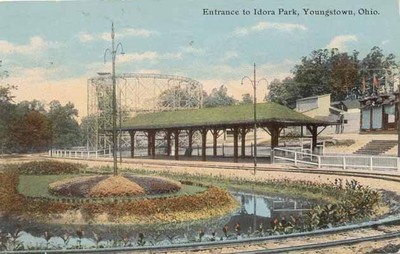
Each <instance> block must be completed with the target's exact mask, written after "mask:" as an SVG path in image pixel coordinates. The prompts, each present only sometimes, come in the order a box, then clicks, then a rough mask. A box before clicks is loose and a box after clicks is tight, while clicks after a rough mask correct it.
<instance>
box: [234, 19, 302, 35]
mask: <svg viewBox="0 0 400 254" xmlns="http://www.w3.org/2000/svg"><path fill="white" fill-rule="evenodd" d="M264 30H278V31H285V32H290V31H294V30H301V31H306V30H307V27H305V26H304V25H300V24H292V23H275V22H259V23H257V24H256V25H254V26H250V27H237V28H236V29H235V30H234V31H233V35H235V36H239V37H241V36H245V35H248V34H252V33H258V32H261V31H264Z"/></svg>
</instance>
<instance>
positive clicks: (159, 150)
mask: <svg viewBox="0 0 400 254" xmlns="http://www.w3.org/2000/svg"><path fill="white" fill-rule="evenodd" d="M216 148H217V149H216V152H217V156H218V157H228V158H229V157H233V155H234V150H233V149H234V147H233V145H219V146H217V147H216ZM241 152H242V150H241V146H239V147H238V156H239V157H242V153H241ZM117 154H118V156H120V155H122V157H125V158H129V157H130V156H131V152H130V148H128V147H125V148H122V149H121V151H118V152H117ZM155 154H156V156H166V155H167V148H166V147H165V146H157V147H156V148H155ZM253 154H254V146H253V144H250V145H248V146H245V156H246V157H253ZM48 155H49V156H53V157H67V158H82V159H88V158H90V159H96V158H105V157H112V149H111V148H110V149H104V150H98V151H87V150H66V149H53V150H49V151H48ZM174 155H175V148H174V147H171V152H170V156H171V157H172V156H174ZM188 155H190V156H193V157H195V156H202V149H201V146H200V145H193V146H192V150H191V151H190V150H189V149H188V147H187V146H180V147H179V156H188ZM213 155H214V147H213V146H207V147H206V156H207V157H212V156H213ZM147 156H148V147H147V146H135V150H134V157H147ZM270 156H271V148H270V147H269V145H257V157H270Z"/></svg>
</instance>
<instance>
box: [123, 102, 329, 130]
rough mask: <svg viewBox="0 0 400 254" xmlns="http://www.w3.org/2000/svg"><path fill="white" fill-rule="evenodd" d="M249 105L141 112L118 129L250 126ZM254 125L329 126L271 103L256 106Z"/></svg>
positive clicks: (251, 120) (250, 112)
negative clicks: (255, 121)
mask: <svg viewBox="0 0 400 254" xmlns="http://www.w3.org/2000/svg"><path fill="white" fill-rule="evenodd" d="M253 107H254V106H253V104H243V105H234V106H225V107H215V108H202V109H189V110H177V111H164V112H157V113H143V114H138V115H136V116H134V117H131V118H128V119H127V120H126V121H125V122H124V123H123V124H122V130H148V129H169V128H190V127H195V128H198V127H219V126H220V127H223V126H224V127H230V126H234V125H250V124H254V113H253ZM257 123H259V124H273V123H277V124H281V125H286V126H291V125H307V124H313V125H321V126H326V125H330V123H328V122H324V121H320V120H316V119H314V118H311V117H309V116H306V115H304V114H301V113H298V112H296V111H294V110H291V109H289V108H287V107H285V106H282V105H279V104H277V103H273V102H267V103H258V104H257Z"/></svg>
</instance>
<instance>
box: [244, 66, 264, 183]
mask: <svg viewBox="0 0 400 254" xmlns="http://www.w3.org/2000/svg"><path fill="white" fill-rule="evenodd" d="M256 77H257V76H256V63H254V72H253V79H251V78H249V77H248V76H244V77H243V78H242V82H241V84H242V85H243V81H244V80H245V79H247V80H249V81H250V83H251V85H252V86H253V113H254V126H253V128H254V154H253V159H254V175H255V174H256V172H257V85H258V84H259V83H260V82H261V81H263V80H264V81H265V82H267V83H268V81H267V80H266V79H265V78H262V79H260V80H258V81H257V78H256Z"/></svg>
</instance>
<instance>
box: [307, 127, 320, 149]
mask: <svg viewBox="0 0 400 254" xmlns="http://www.w3.org/2000/svg"><path fill="white" fill-rule="evenodd" d="M307 129H308V130H309V131H310V133H311V135H312V148H311V149H312V151H313V153H315V152H316V150H315V149H316V148H317V136H318V126H315V125H307Z"/></svg>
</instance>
